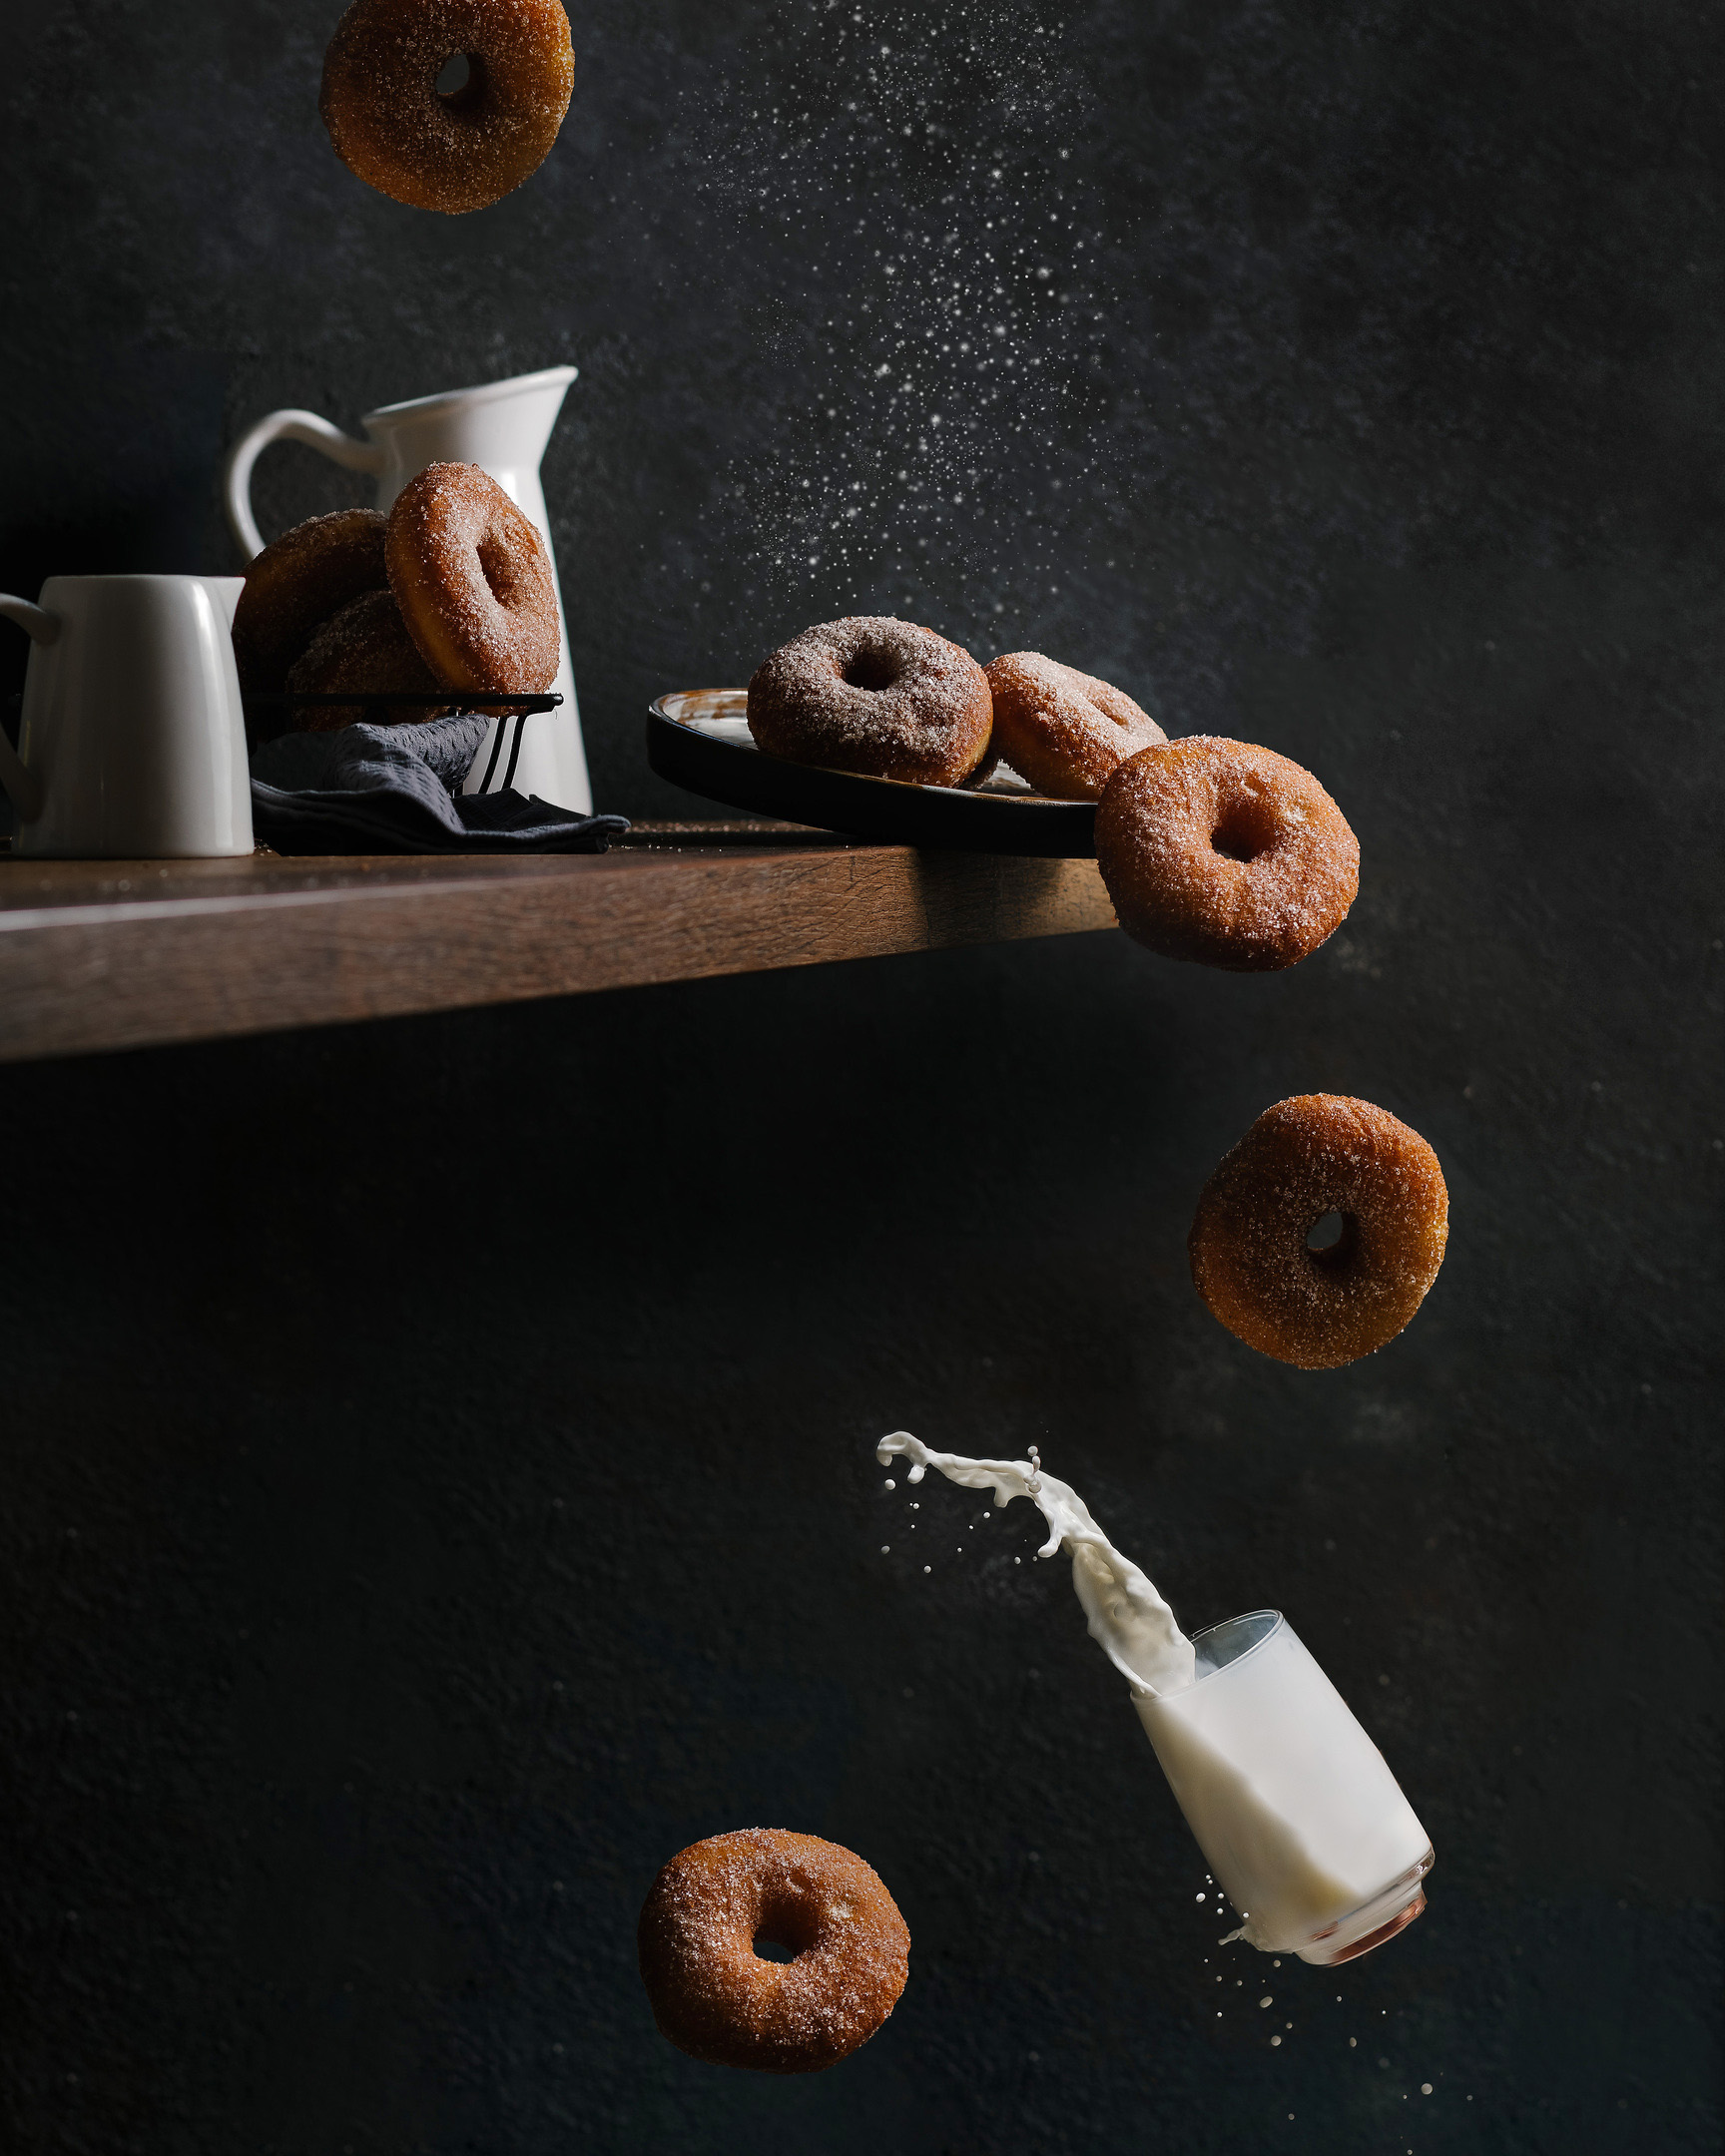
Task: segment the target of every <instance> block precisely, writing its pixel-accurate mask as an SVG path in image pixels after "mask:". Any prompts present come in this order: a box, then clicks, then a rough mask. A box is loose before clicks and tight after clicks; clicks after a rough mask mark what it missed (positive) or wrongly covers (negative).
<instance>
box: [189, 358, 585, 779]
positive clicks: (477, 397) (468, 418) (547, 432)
mask: <svg viewBox="0 0 1725 2156" xmlns="http://www.w3.org/2000/svg"><path fill="white" fill-rule="evenodd" d="M575 371H576V370H575V368H574V367H572V366H557V367H546V368H544V369H543V370H542V371H541V372H540V373H537V374H517V375H516V376H515V377H514V379H513V380H511V381H500V382H486V383H484V384H483V385H482V386H480V387H479V388H476V389H450V390H446V391H445V392H444V393H443V394H442V395H440V396H426V397H414V398H412V399H411V400H410V401H409V402H408V403H405V404H385V405H382V406H381V407H380V408H379V409H378V410H376V411H370V412H367V413H366V414H365V416H364V418H363V419H362V420H361V421H360V422H359V423H360V425H361V426H363V427H364V429H365V431H366V433H367V434H368V435H369V436H370V437H371V439H370V440H369V441H355V440H354V439H353V437H352V435H350V434H343V433H342V431H341V429H340V428H339V427H336V426H331V425H330V423H329V421H328V420H327V419H320V418H319V417H318V416H317V414H316V413H315V412H310V411H275V412H272V413H271V414H270V415H269V417H268V418H265V419H260V420H259V422H258V424H257V425H256V426H255V427H253V428H252V429H251V430H250V431H249V432H248V433H246V434H244V435H242V436H241V438H240V440H239V441H238V442H236V443H235V445H234V447H233V449H232V450H231V451H230V452H229V456H228V469H227V473H226V476H225V483H224V495H225V498H226V501H227V506H228V521H229V523H230V524H231V525H232V526H233V528H234V536H235V538H236V539H238V540H239V542H240V544H241V546H242V547H244V548H245V550H246V556H247V559H248V560H251V559H252V558H253V557H254V556H255V555H258V554H261V553H263V551H264V538H263V534H262V533H261V532H260V531H259V529H258V523H257V519H256V518H255V517H254V516H253V514H252V467H253V465H254V464H256V463H257V461H258V458H259V454H260V452H261V451H262V450H264V449H265V448H266V447H268V445H269V444H270V443H271V442H275V441H293V442H303V443H304V444H305V446H306V447H307V448H309V449H316V450H318V451H320V452H321V454H322V455H324V456H326V457H329V458H330V459H332V461H333V462H335V463H337V464H343V465H345V466H346V467H347V469H348V470H349V471H364V472H371V473H373V474H374V475H375V477H376V480H377V506H378V508H379V509H387V508H388V507H389V505H390V503H391V502H392V501H393V500H394V499H395V497H396V495H397V494H399V493H400V491H401V489H402V488H403V487H404V486H405V485H406V484H407V482H408V480H409V479H411V478H413V477H415V476H416V475H417V474H418V473H419V472H422V471H423V470H424V469H425V467H426V465H427V464H477V465H478V466H479V467H480V468H481V470H483V471H487V472H489V473H490V474H491V477H492V478H493V479H495V480H496V482H497V484H498V485H499V486H500V487H501V488H502V489H503V491H504V493H505V494H507V495H508V496H509V498H510V500H511V501H513V502H514V503H515V505H516V507H517V508H519V509H521V510H522V511H523V512H524V513H525V514H526V515H527V516H529V517H531V518H532V520H533V522H534V523H535V524H536V525H537V526H538V528H539V536H540V537H541V538H542V539H543V540H544V542H545V551H546V553H547V554H548V555H549V554H550V553H551V529H550V525H549V522H548V521H547V518H546V515H545V496H544V493H543V491H542V490H541V488H540V485H539V460H540V458H541V457H542V456H543V455H544V454H545V445H546V443H547V442H548V441H549V440H550V439H551V429H552V428H553V427H554V426H555V425H556V423H557V414H558V412H559V411H560V410H561V409H562V406H563V398H564V396H565V394H566V393H567V391H568V388H569V384H570V383H571V382H572V381H573V380H574V379H575ZM551 574H552V579H553V582H555V580H556V575H557V564H556V560H555V557H553V558H552V563H551ZM557 626H558V632H559V635H560V637H561V640H562V655H561V658H560V659H559V662H558V667H557V679H556V681H555V682H553V683H552V685H551V686H552V687H553V688H554V689H556V690H557V691H559V692H560V694H561V695H562V698H563V703H562V707H561V709H560V710H558V711H554V712H543V713H539V714H537V715H535V716H534V717H533V718H530V719H520V718H514V719H494V720H493V721H492V722H491V725H490V727H489V728H488V729H487V731H486V735H485V739H484V740H483V741H482V742H481V743H480V744H479V753H478V755H477V756H476V757H475V758H474V759H473V765H472V769H471V770H470V771H469V772H468V774H467V779H466V783H465V784H464V786H463V787H462V789H461V791H462V792H463V793H464V794H495V793H498V792H500V791H501V790H502V789H503V788H504V787H506V786H512V787H514V788H515V789H516V791H517V792H519V793H522V794H537V795H538V797H539V799H540V800H541V801H547V802H552V803H554V804H555V805H556V806H557V807H558V808H572V809H574V810H575V811H576V812H577V813H578V814H580V815H589V814H591V813H592V808H593V790H592V788H591V787H590V786H589V784H588V781H587V757H586V753H585V751H584V750H583V748H582V744H581V715H580V712H579V711H578V709H577V708H576V703H575V676H574V672H573V670H572V669H571V667H570V664H569V631H568V628H567V626H566V625H565V623H564V620H563V597H562V592H561V589H559V591H558V597H557Z"/></svg>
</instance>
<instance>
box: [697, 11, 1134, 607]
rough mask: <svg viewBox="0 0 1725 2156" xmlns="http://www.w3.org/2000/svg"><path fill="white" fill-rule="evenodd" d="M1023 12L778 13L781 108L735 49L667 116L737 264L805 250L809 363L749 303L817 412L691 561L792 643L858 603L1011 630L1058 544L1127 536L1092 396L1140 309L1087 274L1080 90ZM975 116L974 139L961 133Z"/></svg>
mask: <svg viewBox="0 0 1725 2156" xmlns="http://www.w3.org/2000/svg"><path fill="white" fill-rule="evenodd" d="M1036 12H1037V11H1036V10H1035V9H1034V8H1033V7H1027V6H1026V4H1025V0H992V4H991V5H990V6H988V7H987V8H985V9H984V8H982V7H980V6H979V5H977V4H976V0H917V4H916V5H915V6H911V5H909V4H908V0H881V4H880V5H878V6H877V7H876V8H875V10H873V11H872V12H871V13H870V15H869V16H868V19H867V20H866V21H865V22H864V21H863V20H861V19H860V18H859V15H858V13H857V12H856V11H854V10H851V9H843V8H833V7H828V8H824V9H819V10H817V9H813V8H811V9H804V10H801V11H793V12H792V13H791V14H789V15H786V16H782V17H781V18H779V19H778V20H776V21H775V23H774V25H773V28H772V30H771V31H770V32H765V31H764V32H763V33H762V35H763V36H769V35H770V36H771V37H772V39H773V40H774V46H775V56H774V61H773V73H774V74H775V75H776V76H781V77H787V76H788V77H789V79H790V80H791V81H792V82H794V83H795V85H796V90H797V94H796V96H795V99H794V100H793V101H792V102H790V103H788V104H787V105H785V106H784V107H778V106H775V107H772V108H767V107H764V106H763V105H762V104H761V103H760V102H759V100H757V101H756V102H754V103H751V101H750V99H749V96H748V94H747V89H746V87H745V86H746V83H747V80H748V76H749V73H750V71H751V70H754V69H757V68H758V65H759V60H760V55H759V54H758V53H757V52H756V51H753V50H751V49H750V48H749V46H748V45H747V44H746V45H745V46H744V47H743V48H741V49H740V50H739V51H738V54H737V57H736V60H735V62H734V69H735V72H734V74H733V77H732V79H731V80H729V81H726V80H724V79H719V80H715V79H714V78H713V76H712V75H711V74H710V73H708V74H706V75H704V77H703V81H702V84H701V87H700V90H699V92H698V93H695V92H691V94H690V101H689V102H688V104H687V105H686V107H685V110H684V112H683V113H682V114H681V115H680V116H679V117H680V122H681V129H680V131H681V132H682V134H683V135H684V138H685V140H686V141H687V142H688V144H689V151H690V155H691V157H692V159H693V161H694V164H693V170H692V173H691V179H692V182H693V186H694V191H695V194H696V196H697V197H698V199H700V200H701V201H702V203H703V206H704V208H705V209H706V210H707V211H708V212H710V213H717V214H718V215H719V216H721V217H723V218H724V219H726V220H728V221H729V222H731V223H733V224H734V225H735V226H736V227H737V228H738V230H739V234H740V236H741V237H742V238H744V239H745V240H746V241H747V242H748V243H749V244H750V245H751V246H759V245H760V244H762V243H763V242H768V241H772V240H774V239H778V238H780V237H782V236H784V235H787V234H790V235H794V236H795V238H796V242H797V245H798V249H799V255H800V268H801V272H802V276H803V278H804V279H805V283H804V289H805V291H806V293H807V295H808V297H809V299H810V300H811V301H813V303H814V308H815V310H817V315H816V320H815V321H814V323H813V324H811V325H810V327H811V334H810V342H809V346H808V347H807V348H805V346H804V344H803V341H802V338H803V331H802V329H801V327H799V326H798V324H797V322H796V321H795V320H794V318H793V316H792V315H791V313H790V311H789V309H788V308H787V307H786V306H785V305H784V303H783V302H779V301H776V300H774V299H772V298H769V299H768V300H767V301H766V302H765V305H764V308H763V313H762V319H761V322H760V335H761V339H762V342H763V343H764V345H765V346H766V348H767V350H768V352H770V353H780V352H790V351H792V350H795V351H796V353H797V355H798V361H799V366H800V369H802V370H803V371H804V372H805V376H806V379H807V384H808V388H807V394H806V397H805V399H803V400H800V401H799V402H798V403H797V404H794V405H793V406H792V407H791V408H789V409H788V410H787V411H786V412H785V413H784V415H783V420H782V424H781V426H780V427H779V429H778V430H777V438H776V439H775V441H774V443H773V445H772V447H771V448H770V449H768V450H765V451H755V452H752V453H750V454H748V455H746V456H745V457H743V458H742V459H740V460H739V461H738V462H737V463H736V464H734V465H733V466H732V467H731V469H730V471H729V472H728V474H726V481H727V483H726V484H725V485H724V487H723V488H722V489H721V491H720V495H719V504H718V510H717V514H716V516H715V517H713V518H711V519H710V520H709V522H708V527H707V529H706V530H705V531H704V532H703V533H702V534H701V538H702V540H703V541H704V543H705V544H706V545H707V546H708V547H709V548H710V549H718V548H721V547H725V546H730V547H732V548H734V549H735V551H736V552H737V553H738V555H739V556H740V557H741V559H742V560H743V561H744V562H745V563H746V564H747V565H748V567H749V569H750V570H751V571H752V572H754V574H755V575H758V576H759V578H760V579H761V581H762V583H764V584H765V585H766V586H767V587H768V593H769V597H770V604H771V605H772V607H773V609H774V611H775V612H776V613H777V612H780V611H783V613H784V614H785V615H786V617H787V618H807V617H808V615H809V614H811V613H817V612H825V613H828V614H839V613H843V612H846V611H850V610H852V608H853V606H854V604H855V603H856V602H858V601H860V600H862V599H863V598H864V597H866V598H867V600H868V609H867V610H868V611H880V612H885V611H898V612H900V613H905V614H908V615H911V616H912V617H913V618H917V619H929V618H930V614H929V612H925V611H923V610H924V609H930V610H931V609H932V605H933V595H934V594H935V593H936V592H941V593H944V594H946V595H947V606H948V607H949V608H955V609H957V610H958V611H959V612H960V614H965V613H968V614H972V615H973V616H974V617H975V618H976V621H977V626H978V627H979V626H980V624H981V620H982V619H983V618H984V617H992V616H993V615H995V614H998V613H1002V612H1006V611H1007V608H1008V602H1011V604H1010V613H1011V614H1012V615H1018V614H1020V613H1022V612H1023V611H1024V610H1025V608H1026V607H1027V606H1029V605H1030V604H1032V603H1033V602H1031V601H1030V599H1029V596H1028V595H1029V594H1030V592H1032V591H1036V592H1038V593H1039V592H1040V589H1041V586H1042V584H1043V581H1044V579H1045V578H1046V577H1047V576H1048V575H1049V574H1050V572H1051V570H1052V569H1053V565H1054V564H1055V563H1056V562H1058V561H1063V560H1066V559H1069V557H1070V554H1071V547H1072V542H1071V538H1070V536H1069V530H1068V527H1069V524H1070V526H1072V527H1073V528H1076V527H1077V521H1078V519H1079V518H1083V519H1084V520H1085V521H1086V522H1089V521H1092V513H1093V509H1094V508H1096V507H1100V508H1101V509H1102V512H1103V514H1104V515H1105V516H1107V515H1109V514H1110V513H1112V514H1113V515H1115V516H1119V515H1123V514H1126V513H1127V511H1126V508H1125V505H1124V504H1123V502H1122V499H1121V494H1120V487H1119V481H1118V478H1117V476H1116V474H1115V473H1114V472H1113V470H1112V469H1111V467H1110V466H1109V465H1108V464H1107V462H1106V461H1105V460H1104V458H1103V456H1102V455H1101V452H1100V446H1099V437H1098V417H1099V413H1098V409H1097V406H1096V403H1095V393H1094V389H1093V387H1092V383H1093V382H1094V381H1095V380H1096V379H1098V374H1097V370H1099V369H1100V368H1101V367H1102V366H1103V363H1104V357H1105V354H1106V352H1107V349H1108V343H1109V339H1110V337H1111V334H1112V333H1114V331H1115V330H1116V327H1117V322H1118V310H1119V304H1120V303H1121V302H1122V301H1123V300H1124V302H1125V303H1126V304H1128V305H1130V304H1131V302H1132V300H1133V299H1135V298H1136V295H1135V294H1134V295H1129V296H1128V295H1122V294H1120V293H1118V292H1117V291H1115V290H1114V289H1113V288H1112V287H1111V286H1110V285H1109V284H1108V282H1107V281H1106V279H1105V278H1104V276H1103V274H1102V270H1101V265H1102V263H1103V262H1104V261H1105V259H1106V253H1107V247H1108V233H1107V229H1106V225H1105V222H1104V213H1103V211H1102V208H1101V205H1100V203H1099V201H1098V200H1097V199H1096V198H1095V191H1094V188H1093V185H1092V184H1091V183H1090V182H1089V181H1088V180H1087V179H1086V178H1085V177H1084V176H1083V173H1082V170H1081V162H1074V161H1073V160H1072V156H1071V153H1072V149H1073V145H1074V142H1075V141H1076V140H1077V139H1078V130H1079V129H1080V127H1081V126H1082V124H1083V114H1084V112H1085V110H1086V106H1087V99H1088V95H1089V92H1090V85H1089V84H1088V82H1087V81H1086V80H1085V73H1086V63H1085V61H1084V58H1083V55H1082V54H1081V53H1080V52H1079V51H1078V50H1076V49H1075V48H1074V49H1066V48H1064V47H1063V45H1062V41H1061V39H1060V38H1059V37H1058V36H1057V35H1056V34H1055V32H1054V30H1053V29H1052V28H1051V26H1049V25H1047V24H1044V23H1038V22H1037V21H1036V20H1035V15H1036ZM882 29H884V30H885V31H886V35H885V37H884V39H882V38H881V37H880V36H879V34H878V33H879V32H880V31H881V30H882ZM697 96H698V98H699V103H698V104H697V103H696V102H695V98H696V97H697ZM984 112H985V113H987V114H988V115H989V120H988V125H989V129H990V136H989V137H988V138H983V139H982V140H978V138H977V135H976V133H975V130H974V127H973V126H970V125H965V124H964V123H965V122H966V121H969V120H971V119H972V118H973V116H975V115H977V114H979V113H984ZM1086 494H1087V495H1088V496H1089V500H1081V499H1080V496H1081V495H1086ZM721 520H726V522H727V525H728V528H724V529H722V528H721ZM1012 527H1016V529H1015V530H1013V529H1012ZM1008 534H1010V536H1007V535H1008ZM1007 579H1010V580H1011V581H1010V582H1007V581H1005V580H1007ZM966 587H968V589H966ZM1020 595H1022V597H1021V596H1020ZM935 626H940V627H943V628H944V629H945V631H946V633H948V634H956V635H959V636H960V637H961V638H962V637H963V635H964V633H965V627H966V625H965V622H964V620H963V619H961V618H960V619H954V620H948V621H946V622H944V623H940V622H937V623H936V624H935Z"/></svg>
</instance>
